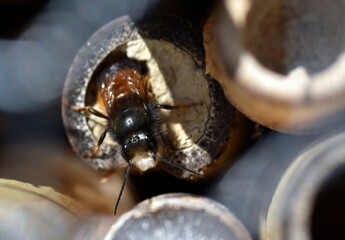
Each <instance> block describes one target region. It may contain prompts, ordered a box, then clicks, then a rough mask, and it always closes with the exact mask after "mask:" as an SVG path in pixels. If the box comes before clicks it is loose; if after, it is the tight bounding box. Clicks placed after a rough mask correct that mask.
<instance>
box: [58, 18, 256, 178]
mask: <svg viewBox="0 0 345 240" xmlns="http://www.w3.org/2000/svg"><path fill="white" fill-rule="evenodd" d="M124 57H128V58H133V59H136V60H139V61H141V62H143V63H144V64H145V66H146V67H147V69H148V72H149V75H150V80H149V81H150V84H151V87H152V92H153V94H154V96H155V98H156V100H157V102H158V103H160V104H172V105H173V104H197V105H195V106H191V107H189V108H188V109H183V110H176V111H175V110H174V111H171V113H167V112H166V111H165V112H164V111H162V112H161V113H160V115H161V119H162V122H163V121H167V124H166V128H167V132H168V137H169V138H170V139H171V140H172V143H173V145H174V146H175V147H177V150H174V151H167V152H166V151H165V150H166V147H164V146H163V145H162V144H161V145H162V146H161V148H160V150H159V153H160V154H162V155H164V157H166V158H168V159H169V160H171V161H174V162H176V163H178V164H181V165H183V166H184V167H186V168H188V169H191V170H193V171H197V172H198V171H199V172H200V173H201V174H203V175H205V176H208V175H215V174H216V173H217V171H221V170H222V169H224V166H227V165H229V162H231V161H232V159H231V158H233V156H235V155H236V154H238V153H239V152H240V151H241V149H243V148H244V146H246V145H248V143H249V142H250V136H251V133H250V132H249V131H248V130H246V129H248V126H250V124H251V123H250V122H249V121H247V120H246V119H244V118H243V117H242V118H241V117H238V116H235V110H234V109H233V107H232V106H231V105H230V104H229V102H228V101H227V99H226V98H225V97H224V95H223V91H222V89H221V87H220V86H219V84H218V83H217V82H216V81H215V80H214V79H213V78H212V77H211V76H210V75H206V74H205V72H204V69H205V64H204V50H203V46H202V34H201V32H199V31H198V30H197V29H196V28H195V27H194V26H192V25H191V24H190V23H189V22H186V21H184V20H182V19H180V18H178V17H175V16H171V15H160V16H147V17H145V18H143V19H141V20H139V21H138V20H134V19H133V18H131V17H130V16H124V17H121V18H118V19H115V20H114V21H112V22H110V23H108V24H107V25H105V26H104V27H102V28H101V29H99V30H98V31H97V32H96V33H95V34H94V35H93V36H92V37H91V38H90V39H89V40H88V41H87V43H86V44H85V45H84V46H83V47H82V48H81V50H80V51H79V53H78V54H77V56H76V58H75V60H74V62H73V64H72V66H71V68H70V71H69V73H68V76H67V79H66V83H65V87H64V91H63V99H62V114H63V120H64V125H65V128H66V132H67V135H68V138H69V140H70V143H71V145H72V147H73V149H74V150H75V152H76V153H77V154H78V156H79V157H80V158H81V159H82V160H83V161H85V162H86V163H87V164H88V165H90V166H91V167H93V168H95V169H100V170H111V169H114V168H121V167H125V166H126V165H127V163H126V161H125V160H124V159H123V157H122V154H121V146H119V145H118V144H116V143H115V142H113V141H112V140H111V139H109V138H106V140H105V143H104V144H102V146H101V149H100V151H99V152H100V153H101V155H100V156H98V157H91V158H87V157H85V156H83V154H84V153H85V152H86V153H87V152H91V151H92V148H93V146H94V145H95V143H96V142H97V139H98V138H99V136H100V134H101V132H102V129H104V127H105V123H104V122H101V121H99V119H96V118H94V117H92V116H91V117H89V118H86V117H85V115H83V114H81V113H80V112H77V111H74V110H73V109H72V108H71V106H85V105H91V106H94V107H95V108H97V109H99V110H100V111H102V110H103V111H104V109H102V104H100V103H99V102H97V98H96V96H97V94H96V90H95V88H96V85H95V82H96V78H97V74H98V73H99V71H101V69H102V67H104V65H105V64H106V63H107V62H109V61H117V60H119V59H121V58H124ZM238 120H240V121H241V122H238ZM249 128H250V127H249ZM235 138H236V139H235ZM161 166H162V168H164V170H166V171H167V172H169V173H171V174H172V175H174V176H176V177H179V178H184V179H196V177H195V176H192V174H191V173H189V172H187V171H181V170H179V169H175V168H172V167H169V166H166V165H164V164H162V165H161Z"/></svg>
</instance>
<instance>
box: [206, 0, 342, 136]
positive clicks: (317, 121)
mask: <svg viewBox="0 0 345 240" xmlns="http://www.w3.org/2000/svg"><path fill="white" fill-rule="evenodd" d="M219 5H220V6H219V7H218V8H217V10H215V13H214V14H213V17H212V18H211V19H210V21H209V23H208V24H207V26H206V27H205V30H204V38H205V48H206V62H207V69H208V71H209V72H210V73H211V74H212V75H213V76H214V77H215V78H216V79H217V80H218V81H219V82H221V84H222V86H223V88H224V91H225V94H226V96H227V98H228V99H229V100H231V102H232V104H233V105H234V106H235V107H236V108H237V109H238V110H240V111H241V112H243V113H244V114H245V115H246V116H248V117H249V118H251V119H252V120H254V121H256V122H258V123H260V124H262V125H264V126H266V127H269V128H271V129H274V130H278V131H282V132H287V133H296V134H306V133H314V132H320V131H323V130H324V129H327V128H329V127H331V126H332V125H333V124H335V123H339V122H340V119H341V117H342V116H343V113H344V108H345V55H344V47H345V35H344V31H343V28H344V25H345V18H344V14H343V12H344V10H345V2H344V1H342V0H335V1H318V0H312V1H298V0H289V1H287V0H269V1H264V0H256V1H249V0H244V1H236V0H224V1H222V2H221V4H219Z"/></svg>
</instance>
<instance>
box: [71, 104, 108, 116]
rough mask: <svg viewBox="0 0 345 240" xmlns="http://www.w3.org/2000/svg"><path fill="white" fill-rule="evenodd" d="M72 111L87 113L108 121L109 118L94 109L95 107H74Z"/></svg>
mask: <svg viewBox="0 0 345 240" xmlns="http://www.w3.org/2000/svg"><path fill="white" fill-rule="evenodd" d="M72 109H73V110H75V111H85V112H86V113H88V114H93V115H95V116H97V117H101V118H105V119H108V117H107V116H106V115H104V114H103V113H101V112H99V111H97V110H96V109H94V108H93V107H90V106H85V107H78V106H73V107H72Z"/></svg>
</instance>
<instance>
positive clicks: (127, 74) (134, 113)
mask: <svg viewBox="0 0 345 240" xmlns="http://www.w3.org/2000/svg"><path fill="white" fill-rule="evenodd" d="M148 79H149V78H148V77H147V76H145V74H144V70H143V67H142V65H141V63H140V62H138V61H136V60H133V59H129V58H125V59H123V60H120V61H118V62H116V63H114V64H111V65H110V66H109V67H107V68H106V69H105V70H104V71H103V72H102V73H101V75H100V77H99V78H98V80H97V87H98V90H99V92H100V96H101V99H102V102H103V104H104V107H105V109H106V112H107V113H106V114H103V113H101V112H100V111H98V110H96V109H94V108H93V107H91V106H85V107H74V109H75V110H78V111H85V112H87V113H88V114H93V115H95V116H97V117H100V118H104V119H106V120H107V127H106V129H105V130H104V132H103V133H102V134H101V136H100V137H99V139H98V141H97V144H96V145H95V147H94V149H93V153H92V154H91V155H88V154H86V157H93V156H95V155H96V154H97V153H98V151H99V149H100V146H101V145H102V143H103V141H104V139H105V137H106V135H107V134H109V136H110V137H111V139H112V140H113V141H116V142H117V143H119V144H120V146H121V149H122V155H123V157H124V159H125V160H126V161H127V163H128V167H127V170H126V174H125V177H124V181H123V183H122V186H121V190H120V194H119V196H118V198H117V201H116V204H115V208H114V214H116V210H117V207H118V205H119V202H120V199H121V196H122V192H123V190H124V187H125V184H126V181H127V178H128V175H129V172H130V169H131V167H132V166H134V167H136V168H138V169H139V170H140V171H143V172H145V171H146V170H148V169H150V168H154V167H155V166H156V165H157V161H158V160H160V161H162V162H165V163H166V164H168V165H171V166H173V167H176V168H179V169H182V170H186V171H189V172H191V173H192V174H194V175H197V176H200V177H202V175H200V174H199V173H197V172H195V171H192V170H190V169H188V168H186V167H184V166H182V165H180V164H177V163H174V162H172V161H170V160H168V159H166V158H164V157H162V156H160V155H158V154H157V149H158V146H159V144H160V143H161V142H163V143H165V144H167V145H168V146H169V147H171V144H169V141H168V139H167V137H166V136H165V134H164V133H163V131H162V130H161V124H160V120H159V112H158V110H159V109H166V110H173V109H178V108H184V107H186V106H188V105H183V104H181V105H176V106H170V105H162V104H158V103H156V102H155V99H154V97H153V96H152V94H150V91H149V83H148Z"/></svg>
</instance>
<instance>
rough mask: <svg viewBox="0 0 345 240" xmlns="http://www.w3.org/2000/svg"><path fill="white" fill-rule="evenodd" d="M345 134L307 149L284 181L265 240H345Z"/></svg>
mask: <svg viewBox="0 0 345 240" xmlns="http://www.w3.org/2000/svg"><path fill="white" fill-rule="evenodd" d="M344 142H345V133H344V132H342V133H340V134H337V135H334V136H332V137H329V138H327V139H326V140H323V141H321V142H319V143H317V144H314V145H313V146H312V147H310V148H309V149H307V150H305V151H304V152H303V153H302V154H301V155H300V156H299V157H298V158H297V159H296V160H295V161H294V162H293V163H292V165H291V166H290V167H289V168H288V170H287V171H286V173H285V175H284V176H283V178H282V179H281V181H280V183H279V185H278V187H277V189H276V191H275V193H274V196H273V200H272V203H271V205H270V208H269V211H268V215H267V224H266V234H265V236H264V237H263V239H266V240H283V239H284V240H290V239H291V240H292V239H299V240H307V239H308V240H309V239H313V240H318V239H334V240H338V239H339V240H340V239H344V238H345V207H344V201H345V150H344V147H343V146H344Z"/></svg>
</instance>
